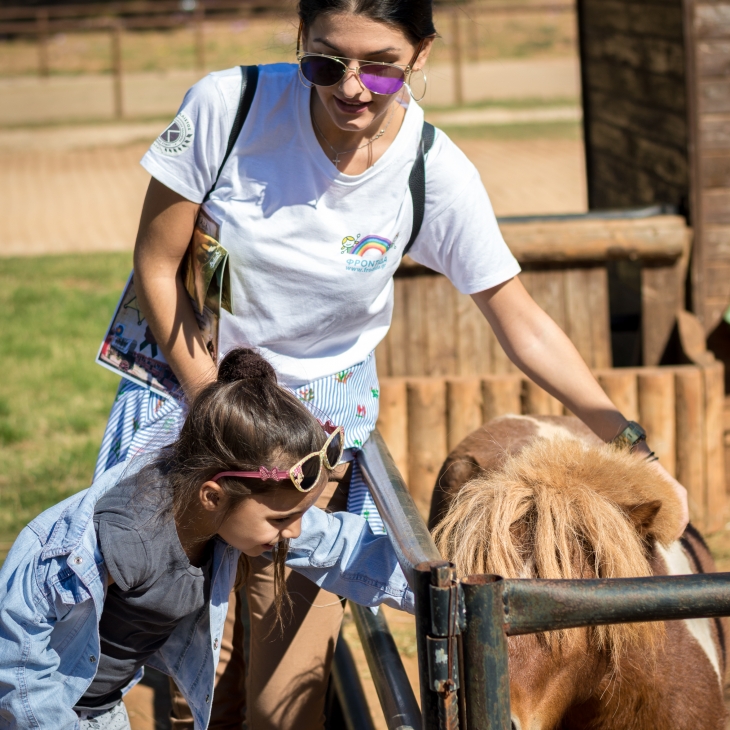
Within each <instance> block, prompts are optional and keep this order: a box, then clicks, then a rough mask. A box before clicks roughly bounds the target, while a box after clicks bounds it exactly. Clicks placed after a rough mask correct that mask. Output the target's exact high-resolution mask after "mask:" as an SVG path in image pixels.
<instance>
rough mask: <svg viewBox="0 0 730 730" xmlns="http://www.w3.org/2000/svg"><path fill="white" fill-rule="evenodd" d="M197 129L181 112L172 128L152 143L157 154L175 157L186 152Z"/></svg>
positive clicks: (173, 122) (174, 120)
mask: <svg viewBox="0 0 730 730" xmlns="http://www.w3.org/2000/svg"><path fill="white" fill-rule="evenodd" d="M194 137H195V129H194V127H193V123H192V122H191V121H190V118H189V117H188V115H187V114H185V113H184V112H180V114H178V115H177V116H176V117H175V118H174V119H173V120H172V123H171V124H170V126H169V127H168V128H167V129H166V130H165V131H164V132H163V133H162V134H161V135H160V136H159V137H158V138H157V139H156V140H155V141H154V142H153V143H152V147H153V149H154V150H155V151H156V152H160V153H161V154H163V155H170V156H171V157H174V156H175V155H179V154H181V153H183V152H185V150H186V149H188V147H190V145H191V144H192V143H193V138H194Z"/></svg>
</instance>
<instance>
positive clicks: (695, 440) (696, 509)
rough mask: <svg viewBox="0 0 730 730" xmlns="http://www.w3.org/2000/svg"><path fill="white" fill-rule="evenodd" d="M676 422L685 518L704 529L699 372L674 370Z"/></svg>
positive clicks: (702, 414) (702, 406)
mask: <svg viewBox="0 0 730 730" xmlns="http://www.w3.org/2000/svg"><path fill="white" fill-rule="evenodd" d="M674 392H675V397H676V399H677V403H676V422H677V447H676V452H677V473H676V477H677V480H678V481H679V482H680V484H682V485H683V486H684V487H685V488H686V489H687V496H688V501H689V518H690V520H692V522H693V523H694V525H695V527H697V528H698V529H700V530H706V529H707V524H706V523H707V496H706V494H705V484H706V478H705V436H704V428H705V387H704V378H703V375H702V371H701V370H699V369H698V368H696V367H686V368H678V369H677V370H676V373H675V376H674Z"/></svg>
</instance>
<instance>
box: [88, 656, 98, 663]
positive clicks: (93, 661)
mask: <svg viewBox="0 0 730 730" xmlns="http://www.w3.org/2000/svg"><path fill="white" fill-rule="evenodd" d="M89 661H90V662H91V663H92V664H96V657H95V656H94V655H93V654H92V655H91V656H90V657H89Z"/></svg>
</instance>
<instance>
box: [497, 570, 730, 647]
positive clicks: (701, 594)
mask: <svg viewBox="0 0 730 730" xmlns="http://www.w3.org/2000/svg"><path fill="white" fill-rule="evenodd" d="M503 582H504V603H505V623H504V630H505V631H506V633H507V634H508V635H509V636H514V635H517V634H534V633H537V632H539V631H554V630H556V629H569V628H575V627H579V626H602V625H605V624H621V623H632V622H638V621H668V620H672V619H688V618H710V617H714V616H730V573H710V574H706V575H681V576H656V577H649V578H615V579H612V580H505V581H503Z"/></svg>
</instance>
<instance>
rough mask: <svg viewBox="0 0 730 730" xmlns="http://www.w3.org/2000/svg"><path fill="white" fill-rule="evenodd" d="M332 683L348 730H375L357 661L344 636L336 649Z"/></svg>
mask: <svg viewBox="0 0 730 730" xmlns="http://www.w3.org/2000/svg"><path fill="white" fill-rule="evenodd" d="M332 681H333V682H334V685H335V691H336V692H337V696H338V698H339V700H340V707H341V708H342V714H343V715H344V717H345V725H346V727H347V730H375V723H374V722H373V718H372V716H371V715H370V708H369V707H368V702H367V699H366V697H365V691H364V690H363V687H362V683H361V682H360V675H359V674H358V673H357V666H356V665H355V660H354V658H353V656H352V652H351V651H350V647H349V646H348V644H347V641H345V637H344V636H342V634H340V637H339V639H338V640H337V646H336V647H335V656H334V661H333V662H332Z"/></svg>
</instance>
